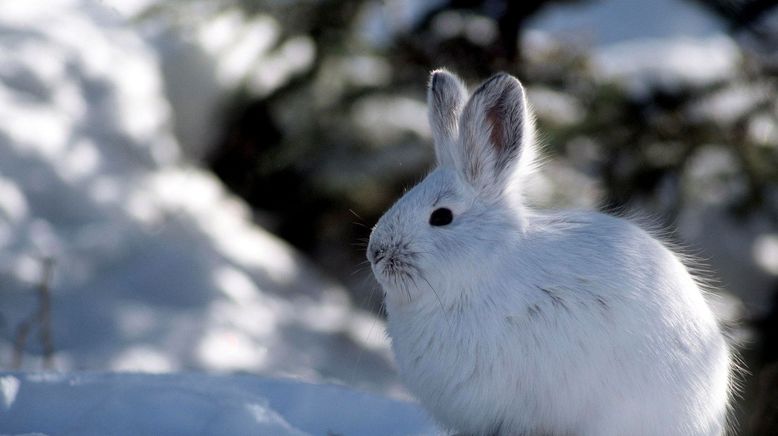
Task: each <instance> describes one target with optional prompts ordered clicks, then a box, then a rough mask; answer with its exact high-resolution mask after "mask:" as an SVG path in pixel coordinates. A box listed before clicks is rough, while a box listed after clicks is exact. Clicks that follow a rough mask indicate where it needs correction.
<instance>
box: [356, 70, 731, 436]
mask: <svg viewBox="0 0 778 436" xmlns="http://www.w3.org/2000/svg"><path fill="white" fill-rule="evenodd" d="M435 74H437V76H435V75H433V81H432V86H431V91H430V101H431V102H430V104H431V108H430V111H431V112H430V118H431V122H432V126H433V133H434V134H435V140H436V147H437V149H436V151H437V155H438V160H439V164H440V166H439V168H438V169H436V170H435V171H433V172H432V173H431V174H430V175H429V176H428V177H427V178H426V179H425V181H424V182H422V183H421V184H419V185H418V186H416V187H415V188H414V189H412V190H411V191H410V192H408V193H407V194H406V195H405V196H404V197H403V198H402V199H401V200H400V201H398V202H397V204H396V205H395V206H394V207H392V209H391V210H389V211H388V212H387V213H386V214H385V215H384V217H382V218H381V220H380V221H379V223H378V225H377V226H376V228H375V229H374V231H373V234H372V235H371V241H370V244H369V247H368V258H369V259H370V261H371V263H372V266H373V270H374V272H375V274H376V277H377V278H378V280H379V282H380V283H381V284H382V286H383V287H384V291H385V293H386V307H387V313H388V320H389V321H388V330H389V335H390V337H391V338H392V346H393V349H394V352H395V356H396V359H397V362H398V365H399V369H400V374H401V376H402V378H403V379H404V381H405V382H406V384H407V386H408V388H409V389H410V390H411V391H412V392H413V393H414V394H415V395H416V396H417V397H418V398H419V400H420V401H421V402H422V404H423V405H424V406H425V407H426V408H427V409H428V410H429V411H430V412H431V413H432V414H433V416H434V417H435V418H436V419H437V420H438V421H440V422H441V423H442V424H443V425H444V426H445V427H447V428H448V429H451V430H455V431H459V432H463V433H466V434H474V435H490V434H499V435H523V434H538V435H593V436H594V435H597V436H600V435H718V434H721V433H722V432H723V431H724V427H725V423H726V409H727V401H728V389H729V374H730V355H729V350H728V347H727V344H726V342H725V341H724V339H723V337H722V334H721V332H720V330H719V327H718V325H717V323H716V320H715V319H714V316H713V314H712V313H711V311H710V309H709V308H708V306H707V304H706V302H705V301H704V298H703V294H702V292H701V290H700V288H699V286H698V285H697V283H696V282H695V281H694V279H693V278H692V277H691V275H690V274H689V273H688V272H687V270H686V268H685V267H684V265H683V264H682V262H681V261H680V260H679V259H678V257H677V256H676V255H675V254H673V253H672V252H671V251H670V250H668V249H667V248H665V247H664V246H663V245H662V243H661V242H659V241H658V240H656V239H655V238H653V237H652V236H650V235H649V234H648V233H646V232H644V231H643V230H641V229H640V228H639V227H637V226H635V225H633V224H631V223H629V222H628V221H625V220H621V219H618V218H614V217H609V216H607V215H602V214H598V213H588V212H569V213H557V214H547V215H544V214H538V213H534V212H531V211H529V210H528V209H527V208H525V207H524V206H523V205H522V204H521V197H520V195H519V193H517V192H516V189H515V187H516V186H517V185H519V186H520V185H521V180H520V179H519V178H518V177H517V176H516V175H517V174H519V175H520V174H521V172H522V171H526V168H528V167H529V164H530V162H529V161H528V160H527V159H528V157H529V156H532V154H533V153H532V150H530V149H529V147H531V142H528V141H531V130H530V129H531V125H530V124H529V122H528V118H527V109H526V105H525V102H524V100H523V91H522V90H521V87H520V85H518V82H517V81H516V80H515V79H513V78H510V77H509V76H505V75H502V76H496V77H495V78H493V79H492V80H490V81H488V82H487V83H485V84H484V85H482V86H481V88H479V89H478V90H477V91H475V93H474V94H473V96H472V98H471V99H470V101H469V102H468V103H467V105H466V106H465V105H464V102H463V101H462V99H463V98H465V96H464V90H463V88H462V87H461V84H459V82H458V80H457V79H456V78H455V77H453V76H451V75H449V74H448V73H441V72H438V73H435ZM436 80H437V82H436ZM457 94H458V95H457ZM460 113H461V119H459V116H460ZM452 120H453V121H452ZM484 125H486V128H483V126H484Z"/></svg>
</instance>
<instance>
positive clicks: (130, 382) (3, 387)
mask: <svg viewBox="0 0 778 436" xmlns="http://www.w3.org/2000/svg"><path fill="white" fill-rule="evenodd" d="M0 433H3V434H7V433H10V434H28V433H36V434H49V435H55V434H56V435H115V436H122V435H128V436H130V435H132V436H135V435H143V434H148V435H151V434H164V435H171V436H172V435H192V436H194V435H236V436H237V435H259V434H264V435H274V436H275V435H277V436H286V435H290V436H291V435H293V436H302V435H325V434H327V435H368V434H369V435H376V436H382V435H386V436H389V435H403V436H407V435H434V434H438V432H437V431H436V430H435V427H434V425H433V424H432V422H431V421H430V420H429V418H428V417H427V416H426V415H425V413H424V412H423V411H422V410H421V409H420V408H419V407H418V406H417V405H415V404H412V403H406V402H402V401H396V400H389V399H386V398H381V397H379V396H375V395H370V394H366V393H362V392H357V391H353V390H349V389H347V388H345V387H342V386H336V385H327V384H311V383H303V382H300V381H295V380H290V379H277V380H272V379H264V378H259V377H256V376H249V375H232V376H213V375H211V376H205V375H202V374H169V375H149V374H105V373H74V374H56V373H37V374H23V373H0Z"/></svg>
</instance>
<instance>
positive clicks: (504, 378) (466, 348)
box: [389, 314, 518, 433]
mask: <svg viewBox="0 0 778 436" xmlns="http://www.w3.org/2000/svg"><path fill="white" fill-rule="evenodd" d="M438 322H439V323H442V324H437V323H438ZM485 324H486V325H485ZM488 324H489V322H488V320H487V321H484V320H481V322H480V323H479V322H477V321H475V320H472V321H471V320H469V319H467V318H466V317H461V318H459V319H456V318H453V319H448V320H430V319H429V318H427V319H424V318H421V319H418V320H415V321H413V320H401V319H397V317H395V318H394V319H393V318H392V316H391V314H390V322H389V334H390V336H391V338H392V347H393V350H394V353H395V358H396V361H397V364H398V366H399V369H400V375H401V377H402V378H403V381H404V382H405V384H406V386H407V387H408V389H409V390H411V391H412V392H413V394H414V395H415V396H416V397H418V398H419V400H421V402H422V403H423V404H424V405H425V406H426V407H427V408H428V409H430V411H431V412H432V413H433V414H434V415H435V417H436V418H437V419H438V420H439V421H441V422H443V423H444V424H449V425H451V426H452V427H455V428H459V429H462V428H465V427H463V426H470V425H477V427H476V428H478V429H480V428H486V427H490V426H493V425H494V424H495V423H496V422H498V421H501V420H502V418H501V417H500V416H498V414H497V412H496V410H495V411H494V413H493V414H492V413H491V412H489V411H488V410H489V409H486V411H485V410H484V408H483V406H484V405H486V404H503V405H505V404H509V403H511V402H513V401H516V399H517V398H516V396H517V392H516V386H517V384H516V380H514V378H515V375H516V371H515V369H516V365H517V364H518V362H516V356H509V355H508V354H507V353H508V351H509V350H508V349H507V348H506V347H505V346H504V344H505V338H504V337H503V335H504V334H505V332H504V331H502V330H501V329H500V328H499V327H498V326H489V325H488ZM485 327H493V328H485ZM474 410H480V414H479V415H478V416H472V412H473V411H474ZM476 433H477V431H476Z"/></svg>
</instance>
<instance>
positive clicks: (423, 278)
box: [417, 270, 453, 329]
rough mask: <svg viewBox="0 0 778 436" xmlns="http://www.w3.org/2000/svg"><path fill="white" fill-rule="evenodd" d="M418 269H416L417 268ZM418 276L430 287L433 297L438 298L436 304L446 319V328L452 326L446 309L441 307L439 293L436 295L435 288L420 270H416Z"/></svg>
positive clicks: (441, 302)
mask: <svg viewBox="0 0 778 436" xmlns="http://www.w3.org/2000/svg"><path fill="white" fill-rule="evenodd" d="M417 271H418V270H417ZM418 273H419V277H421V279H422V280H424V282H425V283H427V286H429V287H430V289H432V293H433V294H435V298H437V299H438V304H440V310H441V311H442V312H443V318H444V319H445V320H446V324H448V328H450V329H451V328H453V327H452V325H451V320H449V319H448V315H447V313H446V309H444V308H443V301H442V300H441V299H440V295H438V291H436V290H435V288H433V287H432V285H431V284H430V282H429V280H427V278H426V277H424V274H422V272H421V271H418Z"/></svg>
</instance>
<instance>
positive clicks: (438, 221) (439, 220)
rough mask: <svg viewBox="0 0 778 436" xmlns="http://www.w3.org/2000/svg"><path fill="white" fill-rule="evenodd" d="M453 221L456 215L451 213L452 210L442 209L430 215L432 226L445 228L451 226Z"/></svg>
mask: <svg viewBox="0 0 778 436" xmlns="http://www.w3.org/2000/svg"><path fill="white" fill-rule="evenodd" d="M453 219H454V215H453V214H452V213H451V210H449V209H446V208H445V207H441V208H440V209H435V211H433V212H432V215H430V225H432V226H445V225H446V224H450V223H451V220H453Z"/></svg>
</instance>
